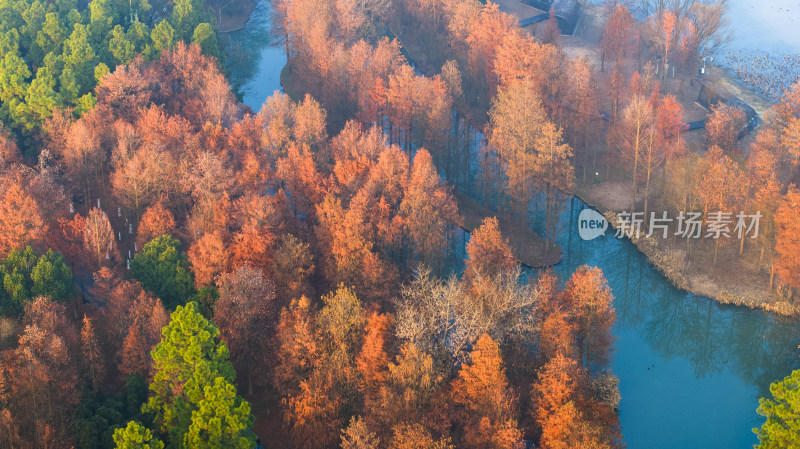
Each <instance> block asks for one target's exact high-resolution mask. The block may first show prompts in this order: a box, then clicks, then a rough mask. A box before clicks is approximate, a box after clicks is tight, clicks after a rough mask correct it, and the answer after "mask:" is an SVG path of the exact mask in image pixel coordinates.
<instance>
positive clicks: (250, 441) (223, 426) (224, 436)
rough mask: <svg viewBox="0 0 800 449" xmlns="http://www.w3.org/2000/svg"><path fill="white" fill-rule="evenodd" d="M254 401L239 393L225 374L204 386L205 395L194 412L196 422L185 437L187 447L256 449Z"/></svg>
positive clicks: (193, 422)
mask: <svg viewBox="0 0 800 449" xmlns="http://www.w3.org/2000/svg"><path fill="white" fill-rule="evenodd" d="M252 426H253V415H251V414H250V404H249V403H248V402H247V401H244V400H242V398H241V397H239V396H238V395H237V394H236V387H234V386H233V385H231V384H230V383H229V382H228V381H226V380H225V379H223V378H222V377H217V378H216V379H214V383H213V384H211V385H206V386H205V387H204V388H203V397H202V399H201V400H200V401H199V402H198V404H197V410H194V411H193V412H192V423H191V425H190V426H189V430H188V431H187V432H186V435H184V437H183V445H184V447H202V448H208V449H228V448H230V449H252V448H253V447H255V439H254V438H253V433H252V431H251V430H250V428H251V427H252Z"/></svg>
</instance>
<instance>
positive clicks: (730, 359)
mask: <svg viewBox="0 0 800 449" xmlns="http://www.w3.org/2000/svg"><path fill="white" fill-rule="evenodd" d="M563 207H564V212H563V213H562V214H561V217H560V232H559V236H558V238H557V242H558V244H559V245H561V247H562V248H563V249H564V253H563V254H564V258H563V261H562V263H561V264H559V265H558V266H557V267H556V268H555V271H556V273H557V274H558V275H559V277H561V278H562V279H564V278H566V277H568V276H569V275H570V274H571V273H572V272H573V271H574V270H575V268H576V267H578V266H580V265H583V264H586V265H590V266H597V267H600V268H601V269H602V270H603V273H605V275H606V278H607V279H608V284H609V286H610V287H611V289H612V291H613V293H614V297H615V299H614V308H615V309H616V312H617V322H616V325H615V326H614V329H613V333H614V335H615V337H616V342H615V353H614V357H613V362H612V365H611V371H612V372H613V373H614V374H615V375H616V376H617V377H619V379H620V393H621V395H622V402H621V403H620V420H621V423H622V433H623V436H624V438H625V442H626V443H627V447H628V448H629V449H647V448H650V449H658V448H664V449H667V448H670V449H675V448H682V449H690V448H698V449H707V448H748V447H752V445H753V444H755V443H757V441H758V440H757V438H756V437H755V435H754V434H753V433H752V431H751V429H752V428H753V427H759V426H760V425H761V424H762V422H763V418H761V417H760V416H759V415H757V414H756V412H755V411H756V408H757V406H758V398H759V397H761V396H764V395H767V394H769V384H770V382H772V381H774V380H775V379H782V378H783V377H785V376H786V375H788V374H789V373H791V371H792V369H795V368H797V367H798V365H799V364H798V351H797V344H798V342H800V325H798V323H797V322H796V321H792V320H787V319H785V318H782V317H778V316H775V315H773V314H769V313H764V312H762V311H758V310H751V309H747V308H744V307H736V306H730V305H724V304H719V303H717V302H716V301H714V300H712V299H710V298H706V297H703V296H696V295H693V294H690V293H686V292H684V291H681V290H678V289H676V288H675V287H673V286H672V284H671V283H670V282H669V281H668V280H667V279H666V278H665V277H664V276H663V275H662V274H661V273H659V272H658V271H657V270H656V269H655V268H654V267H653V266H652V265H651V264H649V263H648V262H647V259H646V258H645V256H644V255H643V254H642V253H640V252H639V251H638V250H637V249H636V247H635V246H634V245H633V244H632V243H631V242H630V241H629V240H627V239H618V238H616V237H614V235H613V232H612V231H607V232H606V236H603V237H599V238H597V239H595V240H591V241H584V240H582V239H581V238H580V237H579V236H578V233H577V230H578V214H579V213H580V211H581V210H583V209H584V208H586V207H588V206H587V205H586V204H585V203H584V202H583V201H581V200H580V199H578V198H574V197H573V198H570V199H568V200H567V201H566V203H565V204H564V205H563Z"/></svg>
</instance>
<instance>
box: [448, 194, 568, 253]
mask: <svg viewBox="0 0 800 449" xmlns="http://www.w3.org/2000/svg"><path fill="white" fill-rule="evenodd" d="M455 196H456V199H457V200H458V212H459V213H460V214H461V216H463V217H464V224H463V228H464V229H465V230H466V231H467V232H472V231H473V230H474V229H475V228H477V227H478V226H480V225H481V222H482V221H483V219H484V218H486V217H494V216H496V217H497V222H498V224H499V225H500V232H501V233H502V234H503V237H505V238H506V239H508V243H509V245H510V246H511V249H512V250H513V251H514V256H515V257H516V258H517V260H519V261H520V263H522V264H524V265H527V266H529V267H531V268H544V267H550V266H553V265H556V264H558V263H559V262H561V247H559V246H558V245H556V246H555V247H551V248H549V250H546V242H545V240H544V239H543V238H542V237H541V236H540V235H539V234H537V233H536V232H535V231H534V230H533V229H531V228H530V227H529V226H528V225H526V224H525V223H522V222H520V221H519V220H516V219H513V218H510V217H508V216H506V215H504V214H497V213H494V212H492V211H490V210H489V209H487V208H486V207H484V206H483V205H482V204H480V203H479V202H477V201H475V200H474V199H472V198H470V197H468V196H466V195H464V194H461V193H456V194H455Z"/></svg>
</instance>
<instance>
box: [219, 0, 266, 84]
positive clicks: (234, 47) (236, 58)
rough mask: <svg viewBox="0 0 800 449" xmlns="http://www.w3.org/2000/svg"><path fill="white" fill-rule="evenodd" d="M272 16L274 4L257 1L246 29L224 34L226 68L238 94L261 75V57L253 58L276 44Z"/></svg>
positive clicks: (221, 39) (222, 41)
mask: <svg viewBox="0 0 800 449" xmlns="http://www.w3.org/2000/svg"><path fill="white" fill-rule="evenodd" d="M270 14H271V12H270V3H269V2H267V1H264V0H257V1H256V8H255V9H254V10H253V13H252V14H251V15H250V19H249V20H248V21H247V23H246V24H245V26H244V27H242V28H241V29H239V30H236V31H232V32H230V33H220V42H221V44H222V48H223V54H225V67H226V69H227V70H228V72H229V73H228V75H229V78H230V81H231V84H232V85H233V87H234V89H235V90H236V91H238V90H239V89H240V88H241V87H242V85H244V83H246V82H247V80H249V79H252V78H253V77H255V76H256V74H257V72H258V69H259V59H260V58H259V57H258V56H257V57H253V55H260V53H261V51H260V50H261V49H262V48H264V47H267V46H269V45H271V43H272V41H273V38H272V21H271V19H270Z"/></svg>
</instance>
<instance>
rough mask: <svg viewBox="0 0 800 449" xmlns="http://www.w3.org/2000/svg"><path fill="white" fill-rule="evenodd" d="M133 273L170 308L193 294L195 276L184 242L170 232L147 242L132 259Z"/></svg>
mask: <svg viewBox="0 0 800 449" xmlns="http://www.w3.org/2000/svg"><path fill="white" fill-rule="evenodd" d="M131 275H132V276H133V277H134V278H136V279H137V280H138V281H139V282H141V283H142V286H143V287H144V288H146V289H147V290H150V291H151V292H153V293H155V294H156V296H158V297H159V298H161V300H162V301H163V302H164V305H165V306H166V307H169V308H172V307H175V306H177V305H180V304H183V303H184V302H186V300H187V299H189V297H190V296H192V295H193V294H194V280H193V279H192V273H191V271H189V262H188V261H187V259H186V255H185V254H184V253H183V252H181V243H180V242H179V241H178V240H176V239H174V238H172V237H171V236H169V235H162V236H161V237H157V238H155V239H153V240H152V241H151V242H149V243H147V244H146V245H145V246H144V248H143V249H142V251H140V252H139V254H137V255H136V257H134V258H133V261H132V262H131Z"/></svg>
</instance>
